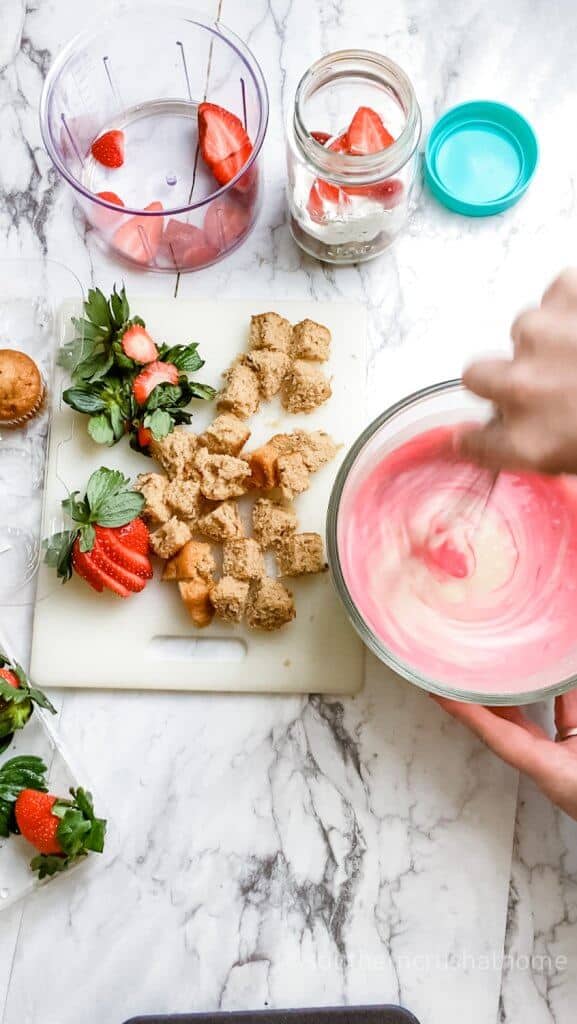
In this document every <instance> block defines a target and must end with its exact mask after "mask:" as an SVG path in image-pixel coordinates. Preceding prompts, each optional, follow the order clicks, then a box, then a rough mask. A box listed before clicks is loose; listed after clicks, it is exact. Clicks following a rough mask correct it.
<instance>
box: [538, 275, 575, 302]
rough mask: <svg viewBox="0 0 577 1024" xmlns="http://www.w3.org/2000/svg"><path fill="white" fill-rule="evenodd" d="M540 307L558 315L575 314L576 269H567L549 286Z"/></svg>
mask: <svg viewBox="0 0 577 1024" xmlns="http://www.w3.org/2000/svg"><path fill="white" fill-rule="evenodd" d="M541 305H542V306H543V307H545V308H547V309H553V310H557V311H558V312H559V313H577V268H576V267H567V269H566V270H564V271H563V272H562V273H561V274H559V276H558V277H556V278H555V280H554V281H553V282H552V283H551V284H550V285H549V287H548V288H547V291H546V292H545V293H544V295H543V298H542V299H541Z"/></svg>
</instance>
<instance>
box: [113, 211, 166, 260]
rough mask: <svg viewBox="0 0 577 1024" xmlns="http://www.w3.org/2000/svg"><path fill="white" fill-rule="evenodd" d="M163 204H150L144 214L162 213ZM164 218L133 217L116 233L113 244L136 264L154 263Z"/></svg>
mask: <svg viewBox="0 0 577 1024" xmlns="http://www.w3.org/2000/svg"><path fill="white" fill-rule="evenodd" d="M162 210H163V205H162V203H159V202H155V203H149V205H148V206H145V207H144V211H143V212H144V213H160V212H161V211H162ZM163 219H164V218H163V217H142V216H136V217H131V218H130V220H128V221H127V222H126V224H122V226H121V227H119V228H118V230H117V231H115V233H114V235H113V238H112V244H113V245H114V246H115V247H116V248H117V249H118V250H119V251H120V252H121V253H122V255H123V256H127V257H128V259H131V260H134V261H135V263H152V261H153V260H154V258H155V256H156V253H157V252H158V246H159V245H160V239H161V237H162V228H163Z"/></svg>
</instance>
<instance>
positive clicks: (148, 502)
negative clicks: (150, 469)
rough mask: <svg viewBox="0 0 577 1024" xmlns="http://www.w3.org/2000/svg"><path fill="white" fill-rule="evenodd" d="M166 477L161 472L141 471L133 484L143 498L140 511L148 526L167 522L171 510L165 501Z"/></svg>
mask: <svg viewBox="0 0 577 1024" xmlns="http://www.w3.org/2000/svg"><path fill="white" fill-rule="evenodd" d="M167 485H168V478H167V477H165V476H162V474H161V473H141V474H140V476H139V477H138V478H137V480H136V483H135V485H134V490H135V491H139V492H140V494H142V496H143V498H144V507H143V509H142V512H141V513H140V514H141V516H142V518H143V519H145V520H146V522H147V523H149V525H150V526H153V527H154V526H160V525H161V524H162V523H167V522H168V520H169V519H170V517H171V516H172V512H171V510H170V508H169V506H168V504H167V501H166V488H167Z"/></svg>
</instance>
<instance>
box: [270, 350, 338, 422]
mask: <svg viewBox="0 0 577 1024" xmlns="http://www.w3.org/2000/svg"><path fill="white" fill-rule="evenodd" d="M331 395H332V389H331V385H330V384H329V381H328V380H327V378H326V377H325V375H324V373H323V371H322V370H321V368H320V366H319V365H318V364H317V363H312V362H310V361H308V360H306V359H295V361H294V363H293V365H292V368H291V370H290V371H289V373H288V374H287V375H286V377H285V379H284V383H283V386H282V392H281V400H282V404H283V406H284V408H285V409H286V410H287V412H293V413H299V412H312V411H313V409H317V408H318V406H319V405H322V404H323V402H326V401H328V399H329V398H330V397H331Z"/></svg>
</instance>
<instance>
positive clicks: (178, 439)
mask: <svg viewBox="0 0 577 1024" xmlns="http://www.w3.org/2000/svg"><path fill="white" fill-rule="evenodd" d="M197 445H198V439H197V437H196V434H192V433H191V432H190V431H189V430H185V428H184V427H176V429H175V430H173V431H172V433H171V434H167V435H166V437H163V438H162V440H161V441H155V440H152V441H151V442H150V454H151V455H152V457H153V458H154V459H156V461H157V462H159V463H160V465H161V466H162V468H163V469H164V470H165V472H166V474H167V475H168V476H169V477H170V479H171V480H174V479H175V477H180V479H182V480H187V479H189V478H190V477H193V476H194V453H195V451H196V447H197Z"/></svg>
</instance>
